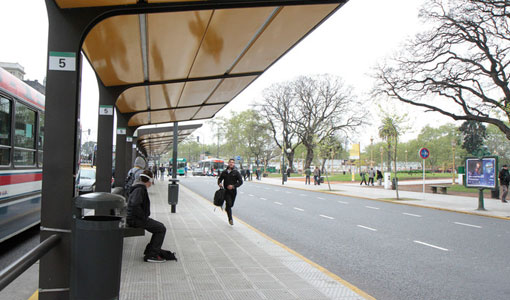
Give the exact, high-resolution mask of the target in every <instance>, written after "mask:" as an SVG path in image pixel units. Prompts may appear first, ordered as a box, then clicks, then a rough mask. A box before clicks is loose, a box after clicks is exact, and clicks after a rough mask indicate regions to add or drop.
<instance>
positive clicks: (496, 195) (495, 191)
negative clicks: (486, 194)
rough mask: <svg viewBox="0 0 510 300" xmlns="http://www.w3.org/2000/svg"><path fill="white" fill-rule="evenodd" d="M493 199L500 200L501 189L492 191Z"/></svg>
mask: <svg viewBox="0 0 510 300" xmlns="http://www.w3.org/2000/svg"><path fill="white" fill-rule="evenodd" d="M491 198H492V199H499V189H494V190H491Z"/></svg>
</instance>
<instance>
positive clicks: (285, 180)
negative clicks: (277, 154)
mask: <svg viewBox="0 0 510 300" xmlns="http://www.w3.org/2000/svg"><path fill="white" fill-rule="evenodd" d="M283 182H287V174H285V173H284V174H283Z"/></svg>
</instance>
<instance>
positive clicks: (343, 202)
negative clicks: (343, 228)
mask: <svg viewBox="0 0 510 300" xmlns="http://www.w3.org/2000/svg"><path fill="white" fill-rule="evenodd" d="M338 203H342V204H349V202H345V201H340V200H338Z"/></svg>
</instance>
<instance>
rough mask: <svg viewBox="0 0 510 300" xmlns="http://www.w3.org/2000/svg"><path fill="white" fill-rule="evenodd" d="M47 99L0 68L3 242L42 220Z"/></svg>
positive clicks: (0, 224)
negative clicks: (45, 104)
mask: <svg viewBox="0 0 510 300" xmlns="http://www.w3.org/2000/svg"><path fill="white" fill-rule="evenodd" d="M43 144H44V96H43V95H42V94H41V93H39V92H37V91H36V90H35V89H33V88H31V87H30V86H29V85H27V84H26V83H24V82H23V81H21V80H19V79H18V78H16V77H15V76H13V75H11V74H10V73H9V72H7V71H5V70H4V69H2V68H0V242H2V241H4V240H6V239H8V238H10V237H12V236H14V235H16V234H18V233H20V232H22V231H24V230H26V229H28V228H30V227H32V226H34V225H36V224H38V223H39V222H40V219H41V183H42V162H43V161H42V158H43V151H42V150H43Z"/></svg>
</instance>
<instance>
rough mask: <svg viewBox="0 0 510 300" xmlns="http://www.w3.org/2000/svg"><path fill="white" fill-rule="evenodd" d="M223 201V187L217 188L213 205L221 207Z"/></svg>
mask: <svg viewBox="0 0 510 300" xmlns="http://www.w3.org/2000/svg"><path fill="white" fill-rule="evenodd" d="M224 202H225V189H219V190H217V191H216V193H214V201H213V203H214V205H215V206H219V207H223V203H224Z"/></svg>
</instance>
